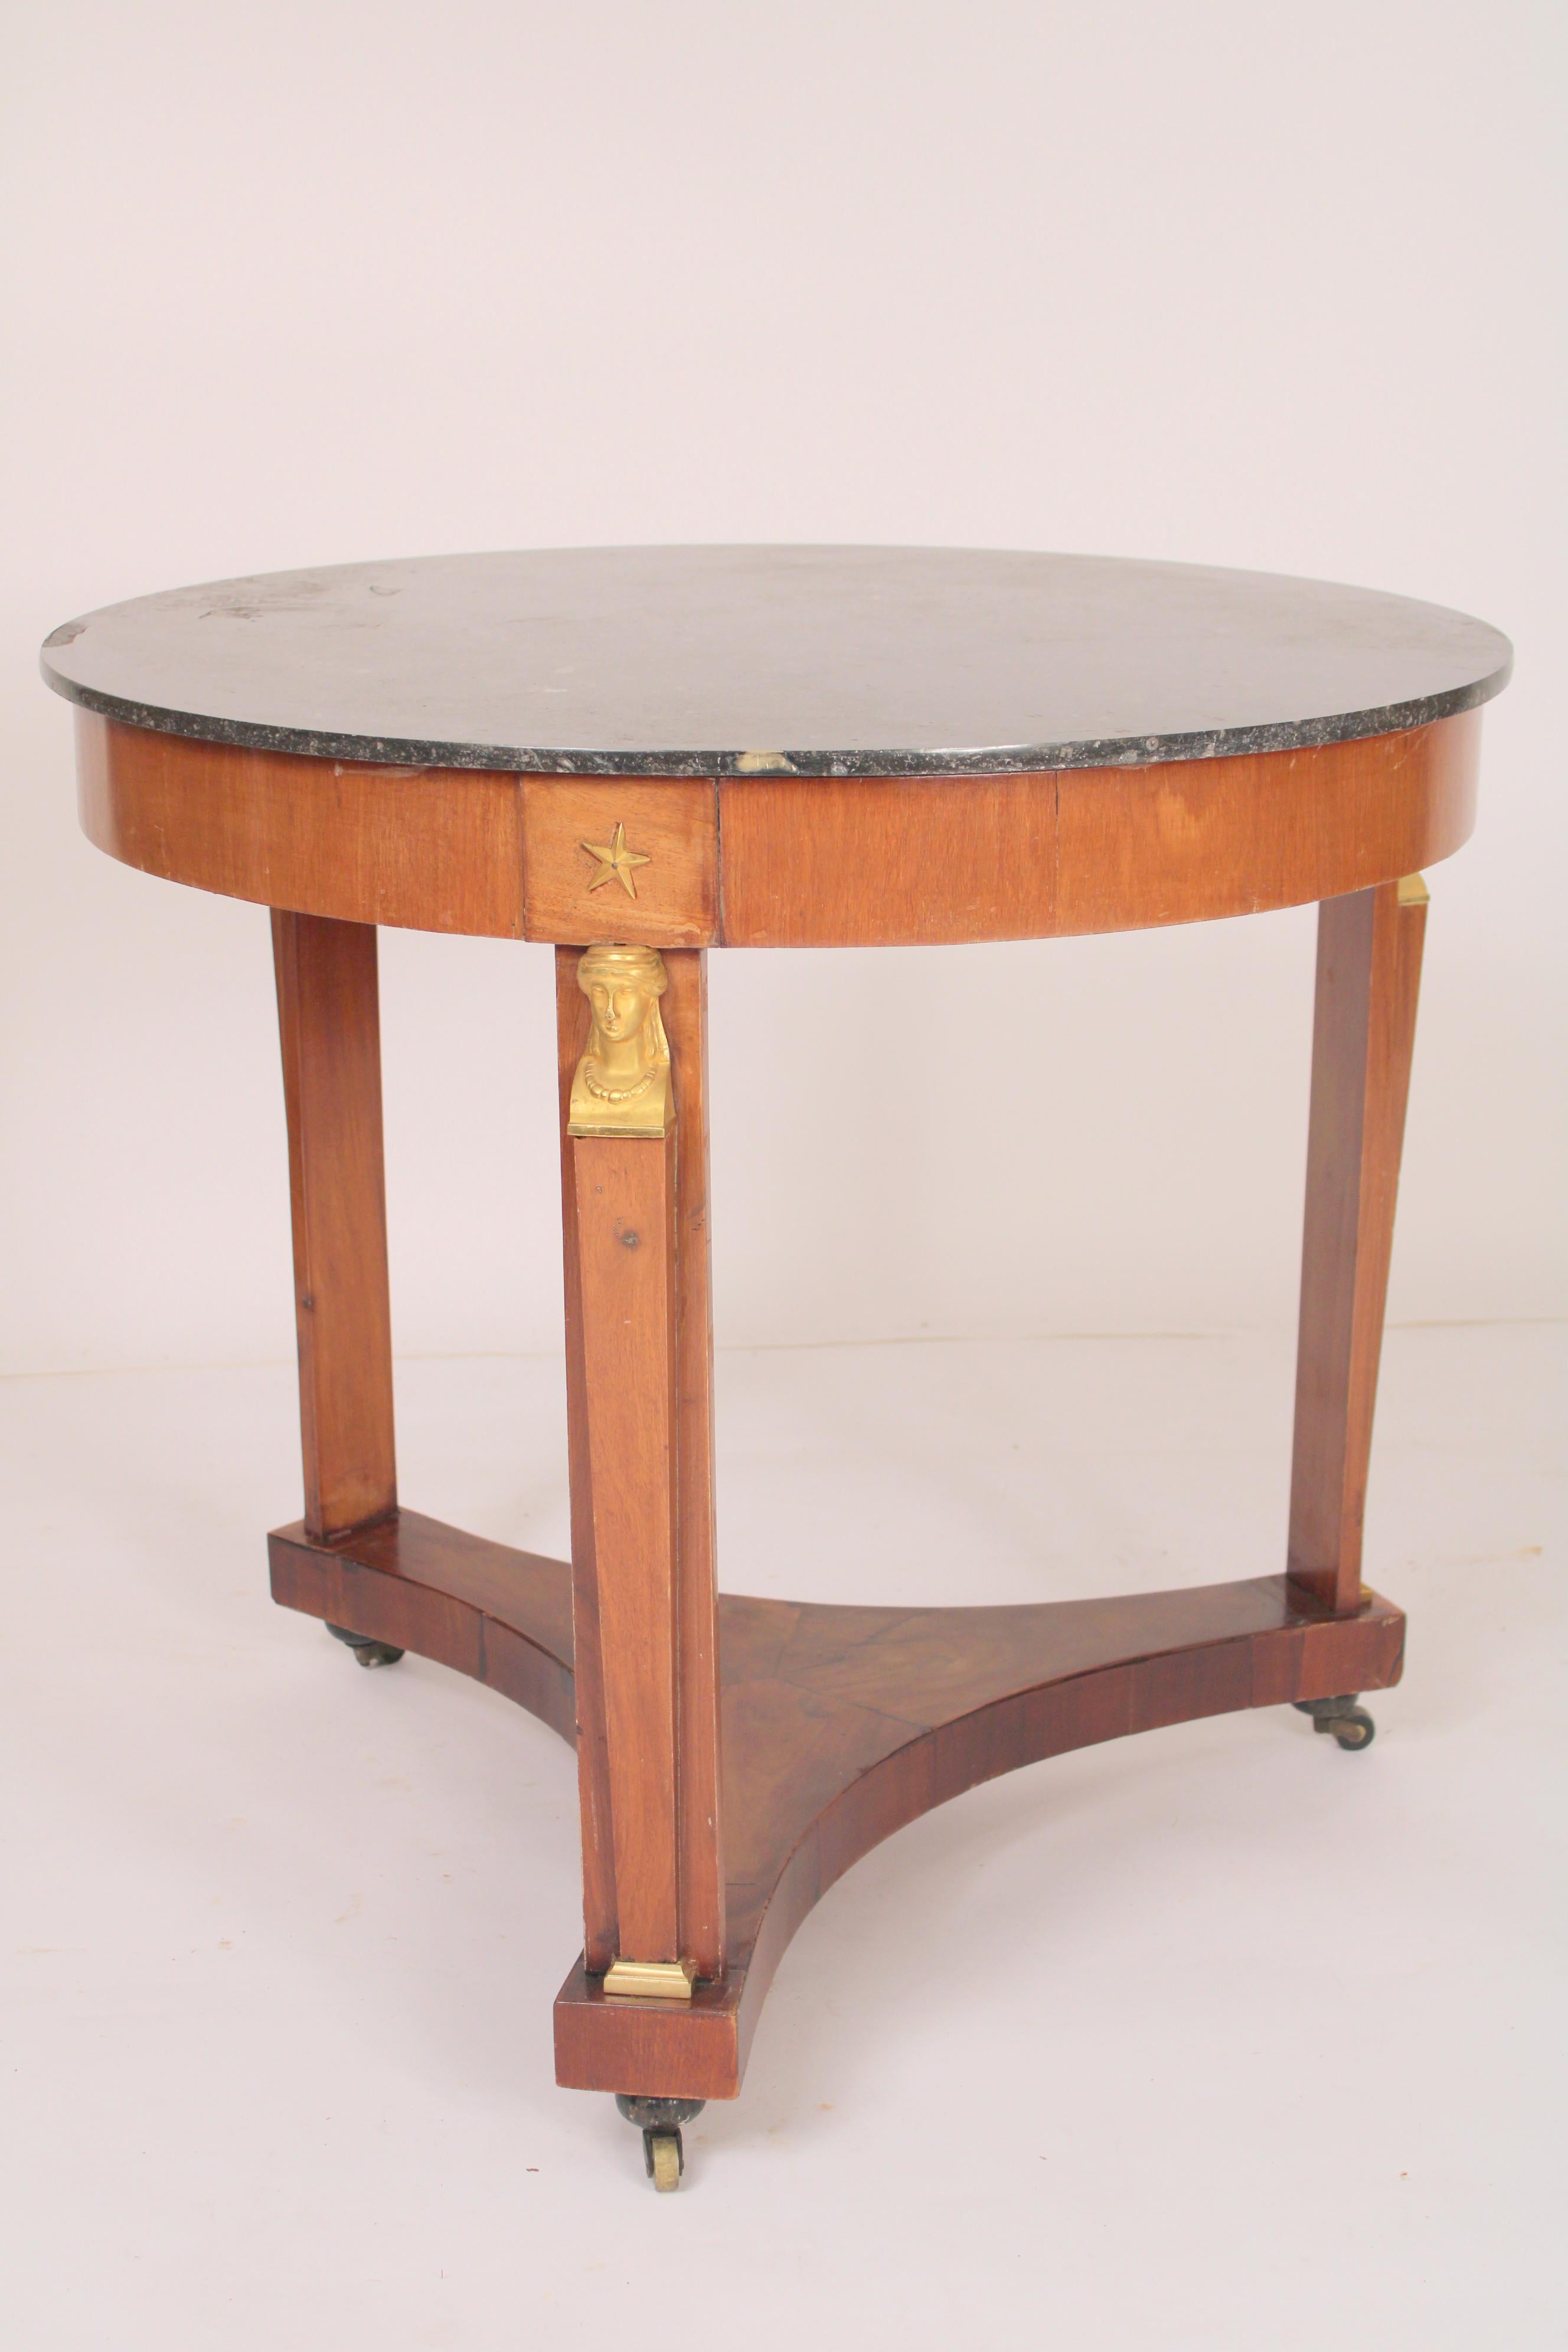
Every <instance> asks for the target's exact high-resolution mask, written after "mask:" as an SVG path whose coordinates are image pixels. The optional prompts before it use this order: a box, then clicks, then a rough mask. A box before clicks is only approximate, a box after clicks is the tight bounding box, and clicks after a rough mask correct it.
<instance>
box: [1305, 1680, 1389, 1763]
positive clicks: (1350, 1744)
mask: <svg viewBox="0 0 1568 2352" xmlns="http://www.w3.org/2000/svg"><path fill="white" fill-rule="evenodd" d="M1290 1704H1291V1706H1293V1707H1294V1708H1295V1709H1296V1711H1297V1713H1298V1714H1299V1715H1310V1717H1311V1718H1312V1728H1313V1730H1314V1731H1326V1732H1328V1733H1329V1734H1330V1735H1331V1737H1332V1738H1335V1739H1337V1740H1338V1742H1339V1744H1340V1746H1341V1747H1342V1748H1351V1749H1353V1748H1370V1747H1371V1746H1372V1743H1373V1740H1374V1739H1375V1738H1376V1737H1377V1726H1376V1724H1375V1723H1373V1719H1372V1717H1371V1716H1370V1715H1368V1713H1367V1711H1366V1709H1365V1707H1364V1706H1357V1705H1356V1701H1355V1694H1354V1693H1353V1692H1352V1693H1351V1694H1350V1696H1348V1697H1345V1698H1297V1699H1292V1700H1291V1702H1290Z"/></svg>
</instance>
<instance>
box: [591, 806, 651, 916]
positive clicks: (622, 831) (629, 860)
mask: <svg viewBox="0 0 1568 2352" xmlns="http://www.w3.org/2000/svg"><path fill="white" fill-rule="evenodd" d="M582 847H583V848H584V849H585V850H586V851H587V853H588V855H589V856H590V857H596V858H597V859H598V861H599V870H598V872H597V873H596V874H595V877H594V878H593V880H592V881H591V882H590V883H589V885H588V887H589V889H590V890H600V889H603V887H604V886H605V883H606V882H608V881H610V880H612V879H614V880H615V881H616V882H618V883H619V884H620V886H621V887H622V889H623V890H624V891H625V892H626V896H627V898H636V897H637V884H636V883H635V882H634V881H633V880H632V868H633V867H634V866H651V865H652V863H653V860H652V858H651V857H645V856H643V853H642V851H641V850H640V849H628V848H627V847H626V826H625V825H624V824H617V825H616V830H615V832H614V834H613V835H611V837H610V839H609V840H608V841H605V842H598V841H584V843H583V844H582Z"/></svg>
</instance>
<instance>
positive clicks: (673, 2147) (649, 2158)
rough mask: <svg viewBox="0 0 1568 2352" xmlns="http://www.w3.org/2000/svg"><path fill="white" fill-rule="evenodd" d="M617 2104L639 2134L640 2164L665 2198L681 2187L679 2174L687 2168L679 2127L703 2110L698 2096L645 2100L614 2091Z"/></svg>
mask: <svg viewBox="0 0 1568 2352" xmlns="http://www.w3.org/2000/svg"><path fill="white" fill-rule="evenodd" d="M616 2106H617V2107H618V2108H619V2109H620V2111H621V2113H622V2115H623V2116H625V2117H626V2121H627V2123H629V2124H635V2125H636V2126H637V2129H638V2130H639V2131H640V2132H641V2134H642V2155H643V2165H644V2168H646V2170H647V2177H648V2179H650V2180H651V2181H652V2183H653V2185H654V2187H655V2188H656V2189H658V2192H659V2194H660V2196H661V2197H668V2195H669V2194H670V2193H671V2191H672V2190H674V2189H679V2186H680V2176H681V2174H682V2173H683V2172H684V2171H685V2169H686V2150H685V2148H684V2147H683V2146H682V2145H681V2139H680V2126H681V2125H682V2124H689V2122H690V2121H691V2118H692V2116H700V2114H701V2113H702V2107H703V2102H702V2101H701V2100H700V2099H645V2098H635V2097H631V2096H628V2095H626V2093H624V2092H620V2091H617V2092H616Z"/></svg>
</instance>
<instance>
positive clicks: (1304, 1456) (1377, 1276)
mask: <svg viewBox="0 0 1568 2352" xmlns="http://www.w3.org/2000/svg"><path fill="white" fill-rule="evenodd" d="M1425 932H1426V886H1425V885H1424V883H1423V882H1422V881H1421V879H1420V877H1419V876H1412V877H1408V878H1407V879H1406V880H1405V881H1403V882H1387V883H1384V884H1382V885H1381V886H1380V887H1377V888H1376V889H1372V890H1359V891H1356V892H1354V893H1352V895H1351V896H1350V897H1348V898H1327V899H1325V900H1324V901H1323V903H1322V905H1321V908H1320V909H1319V914H1318V984H1317V1008H1316V1013H1315V1018H1314V1025H1313V1034H1312V1107H1311V1121H1310V1131H1309V1137H1308V1145H1307V1213H1306V1229H1305V1236H1304V1241H1303V1246H1302V1257H1301V1318H1300V1335H1299V1339H1298V1350H1297V1361H1296V1432H1295V1447H1294V1456H1293V1461H1292V1465H1291V1483H1290V1538H1289V1574H1290V1576H1291V1578H1292V1580H1294V1582H1295V1583H1296V1584H1298V1585H1299V1586H1300V1587H1301V1588H1303V1589H1304V1590H1305V1591H1308V1592H1310V1594H1311V1595H1312V1597H1313V1599H1314V1600H1316V1601H1319V1602H1321V1604H1322V1605H1323V1606H1324V1607H1326V1608H1330V1609H1332V1610H1334V1611H1336V1612H1348V1611H1352V1610H1354V1609H1355V1608H1357V1607H1358V1606H1359V1604H1360V1600H1361V1560H1362V1521H1363V1513H1364V1510H1365V1506H1366V1477H1367V1461H1368V1456H1369V1454H1370V1452H1371V1447H1372V1419H1373V1402H1374V1401H1375V1398H1376V1394H1377V1368H1378V1358H1379V1354H1380V1352H1381V1349H1382V1344H1383V1319H1384V1305H1385V1302H1386V1299H1387V1294H1388V1267H1389V1258H1390V1254H1391V1251H1392V1248H1393V1242H1394V1199H1395V1195H1396V1192H1397V1190H1398V1184H1399V1156H1400V1149H1401V1146H1402V1144H1403V1141H1404V1137H1405V1101H1406V1097H1407V1095H1408V1092H1409V1085H1410V1059H1411V1048H1412V1045H1413V1044H1414V1041H1415V1004H1416V996H1417V992H1418V990H1419V987H1420V980H1421V949H1422V942H1423V939H1424V936H1425Z"/></svg>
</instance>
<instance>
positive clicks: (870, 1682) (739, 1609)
mask: <svg viewBox="0 0 1568 2352" xmlns="http://www.w3.org/2000/svg"><path fill="white" fill-rule="evenodd" d="M268 1549H269V1552H270V1556H271V1562H272V1592H273V1598H274V1599H275V1600H277V1601H281V1602H282V1603H283V1604H284V1606H285V1607H287V1608H290V1609H300V1610H303V1611H304V1612H307V1613H308V1614H310V1615H311V1616H316V1617H321V1618H324V1619H327V1620H328V1621H329V1622H332V1623H334V1624H342V1625H350V1626H353V1629H354V1631H355V1632H356V1633H364V1634H368V1635H371V1636H373V1637H374V1639H375V1640H376V1641H379V1642H386V1643H393V1644H395V1646H396V1647H397V1648H398V1649H402V1650H415V1651H417V1652H418V1653H419V1654H420V1655H421V1656H423V1657H428V1658H434V1659H436V1660H437V1662H438V1663H439V1664H442V1665H446V1666H453V1667H455V1668H456V1669H457V1670H458V1673H459V1674H466V1675H472V1676H473V1677H474V1679H475V1680H476V1681H477V1682H482V1683H486V1684H488V1685H489V1686H490V1688H491V1689H493V1690H499V1691H500V1692H501V1693H502V1694H503V1696H506V1697H507V1698H510V1699H515V1700H516V1702H517V1703H518V1705H519V1706H524V1707H526V1708H527V1709H528V1710H529V1712H530V1714H531V1715H537V1716H538V1717H541V1719H542V1721H543V1722H545V1723H548V1724H549V1725H550V1727H551V1728H552V1730H554V1731H559V1732H560V1733H561V1734H562V1736H563V1738H566V1739H568V1740H571V1739H573V1738H574V1713H573V1683H574V1677H573V1649H572V1570H571V1569H570V1568H569V1567H568V1566H567V1564H566V1563H565V1562H564V1561H563V1560H552V1559H540V1558H539V1557H538V1556H537V1555H536V1554H534V1553H532V1552H524V1551H513V1550H510V1549H509V1548H508V1547H507V1546H506V1545H504V1544H495V1543H486V1542H484V1541H483V1540H482V1539H481V1538H479V1537H477V1536H469V1535H464V1534H462V1533H461V1532H460V1531H459V1530H458V1528H448V1527H444V1526H443V1525H442V1524H441V1523H440V1521H439V1520H436V1519H427V1518H425V1517H422V1516H421V1515H420V1514H419V1513H417V1512H414V1511H404V1512H403V1513H401V1514H400V1515H399V1516H398V1517H396V1518H394V1519H388V1520H384V1521H382V1522H381V1523H380V1524H379V1525H377V1526H374V1527H371V1528H365V1529H363V1531H361V1532H360V1533H359V1534H357V1535H349V1536H340V1537H338V1538H335V1539H334V1540H331V1541H329V1542H321V1541H316V1540H312V1538H310V1536H309V1535H308V1534H307V1533H306V1531H305V1529H304V1528H303V1527H302V1526H300V1527H292V1528H280V1529H279V1531H278V1533H277V1534H275V1535H273V1536H272V1537H270V1538H268ZM719 1638H720V1656H721V1683H722V1687H723V1699H724V1762H723V1791H722V1796H723V1803H722V1811H723V1817H724V1822H725V1826H726V1834H727V1837H728V1841H729V1852H730V1867H731V1876H730V1880H729V1884H728V1886H727V1888H726V1897H727V1904H728V1910H729V1931H730V1952H729V1967H728V1970H727V1973H726V1975H725V1977H724V1979H723V1980H722V1981H721V1983H717V1984H712V1983H708V1984H703V1983H700V1984H699V1985H698V1987H697V1990H696V1993H695V1995H694V1998H693V2000H692V2004H691V2007H690V2009H689V2010H685V2009H682V2010H679V2011H676V2010H673V2009H672V2008H671V2007H670V2006H669V2005H668V2004H667V2003H663V2002H660V2001H653V2000H639V2001H628V2000H607V1999H606V1998H605V1994H604V1993H603V1991H602V1990H600V1989H599V1986H598V1984H597V1982H596V1981H595V1979H594V1978H592V1977H590V1976H589V1975H588V1974H587V1973H586V1971H585V1970H584V1967H583V1965H582V1964H581V1962H579V1964H578V1965H577V1966H576V1967H575V1968H574V1969H573V1970H572V1973H571V1974H570V1976H569V1977H568V1978H567V1979H566V1982H565V1984H564V1985H563V1988H562V1990H561V1993H560V1996H559V1998H558V1999H557V2001H556V2004H555V2054H556V2071H557V2079H558V2080H559V2081H560V2082H562V2083H563V2084H569V2085H571V2086H573V2087H574V2088H577V2089H581V2090H588V2091H621V2092H631V2093H634V2094H636V2093H647V2094H651V2095H658V2096H670V2097H681V2098H698V2099H728V2098H733V2097H734V2096H735V2095H736V2094H737V2092H738V2091H739V2090H740V2087H741V2076H742V2070H743V2068H744V2065H745V2059H746V2053H747V2050H748V2048H749V2046H750V2043H751V2038H752V2032H753V2031H754V2030H755V2026H756V2021H757V2014H758V2011H760V2009H761V2007H762V2001H763V1994H764V1993H765V1991H766V1990H767V1988H768V1985H769V1983H770V1981H771V1980H772V1978H773V1970H774V1969H775V1968H776V1967H777V1966H778V1963H779V1960H780V1958H781V1957H782V1955H783V1953H784V1947H785V1946H786V1945H787V1943H788V1942H789V1939H790V1937H792V1936H793V1935H794V1933H795V1929H796V1928H797V1927H799V1925H800V1923H801V1921H802V1920H803V1919H804V1918H805V1915H806V1913H807V1912H808V1911H809V1910H810V1909H811V1907H812V1905H813V1904H814V1903H816V1900H817V1898H818V1897H819V1896H820V1895H824V1894H826V1891H827V1889H828V1887H830V1886H831V1885H833V1883H834V1881H835V1879H837V1878H841V1877H842V1876H843V1874H844V1873H845V1872H846V1871H847V1869H848V1868H849V1867H850V1865H851V1864H853V1863H856V1862H858V1861H859V1859H860V1857H861V1855H862V1854H864V1853H868V1852H869V1850H870V1848H871V1847H872V1846H874V1845H876V1844H878V1843H879V1841H880V1840H881V1839H883V1838H885V1837H890V1836H891V1834H892V1832H894V1831H895V1830H898V1829H902V1828H903V1827H904V1826H905V1825H906V1824H907V1823H908V1822H912V1821H915V1820H916V1819H918V1817H919V1816H920V1815H921V1813H924V1812H929V1811H931V1807H932V1806H933V1805H941V1804H945V1803H946V1801H947V1800H948V1799H949V1798H950V1797H956V1796H959V1795H961V1794H962V1792H963V1790H965V1789H973V1788H974V1787H975V1786H976V1785H977V1784H978V1783H979V1782H980V1781H982V1780H993V1779H994V1778H995V1776H996V1775H997V1774H998V1773H1002V1772H1012V1771H1016V1770H1017V1769H1019V1767H1020V1766H1022V1765H1025V1764H1032V1763H1036V1762H1037V1761H1039V1760H1040V1759H1042V1758H1044V1757H1047V1756H1060V1755H1063V1754H1065V1753H1066V1752H1067V1751H1068V1749H1069V1748H1089V1747H1092V1746H1094V1745H1095V1744H1096V1743H1097V1742H1098V1741H1100V1740H1102V1739H1117V1738H1121V1737H1122V1736H1123V1734H1125V1733H1128V1732H1133V1731H1152V1730H1154V1729H1156V1728H1157V1727H1159V1726H1160V1725H1162V1724H1170V1723H1184V1722H1187V1721H1189V1720H1190V1719H1191V1718H1192V1717H1195V1716H1205V1715H1228V1714H1232V1713H1234V1712H1236V1711H1237V1710H1238V1709H1240V1708H1242V1707H1249V1706H1281V1705H1282V1704H1284V1703H1285V1702H1287V1701H1289V1700H1294V1699H1311V1698H1329V1697H1331V1696H1334V1695H1335V1694H1336V1693H1338V1692H1341V1691H1347V1690H1355V1691H1369V1690H1382V1689H1385V1688H1387V1687H1388V1686H1389V1685H1392V1684H1394V1683H1396V1682H1397V1681H1398V1680H1399V1676H1400V1672H1401V1669H1402V1666H1403V1663H1404V1654H1405V1619H1404V1616H1403V1614H1402V1613H1401V1612H1400V1611H1398V1610H1397V1609H1395V1608H1394V1607H1392V1606H1391V1604H1390V1603H1389V1602H1387V1601H1381V1600H1378V1599H1377V1598H1376V1597H1375V1596H1373V1595H1370V1594H1369V1595H1368V1597H1367V1598H1366V1600H1365V1601H1362V1602H1361V1603H1360V1604H1359V1605H1358V1607H1357V1609H1356V1612H1355V1613H1354V1614H1353V1615H1352V1616H1348V1617H1335V1616H1332V1615H1330V1614H1329V1613H1328V1612H1325V1611H1322V1610H1320V1609H1317V1608H1314V1607H1313V1605H1312V1603H1311V1601H1310V1600H1309V1599H1308V1598H1307V1596H1306V1595H1305V1594H1303V1593H1301V1592H1300V1591H1298V1590H1297V1589H1296V1588H1295V1587H1294V1586H1293V1585H1292V1584H1291V1582H1290V1581H1289V1579H1288V1578H1286V1577H1284V1576H1262V1577H1255V1578H1251V1579H1249V1580H1247V1581H1246V1582H1244V1583H1239V1584H1212V1585H1199V1586H1196V1587H1194V1588H1193V1589H1191V1590H1189V1591H1182V1592H1150V1593H1132V1594H1129V1595H1127V1596H1125V1597H1124V1598H1121V1599H1118V1600H1110V1601H1039V1602H1037V1603H1035V1604H1034V1605H1032V1606H1025V1607H1010V1608H994V1609H985V1608H979V1609H917V1610H912V1611H911V1610H907V1609H867V1608H855V1607H839V1606H837V1605H834V1604H819V1603H816V1602H806V1601H753V1600H748V1599H746V1598H745V1597H744V1596H743V1595H741V1594H738V1593H725V1594H724V1595H723V1596H722V1597H721V1601H720V1603H719Z"/></svg>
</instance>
